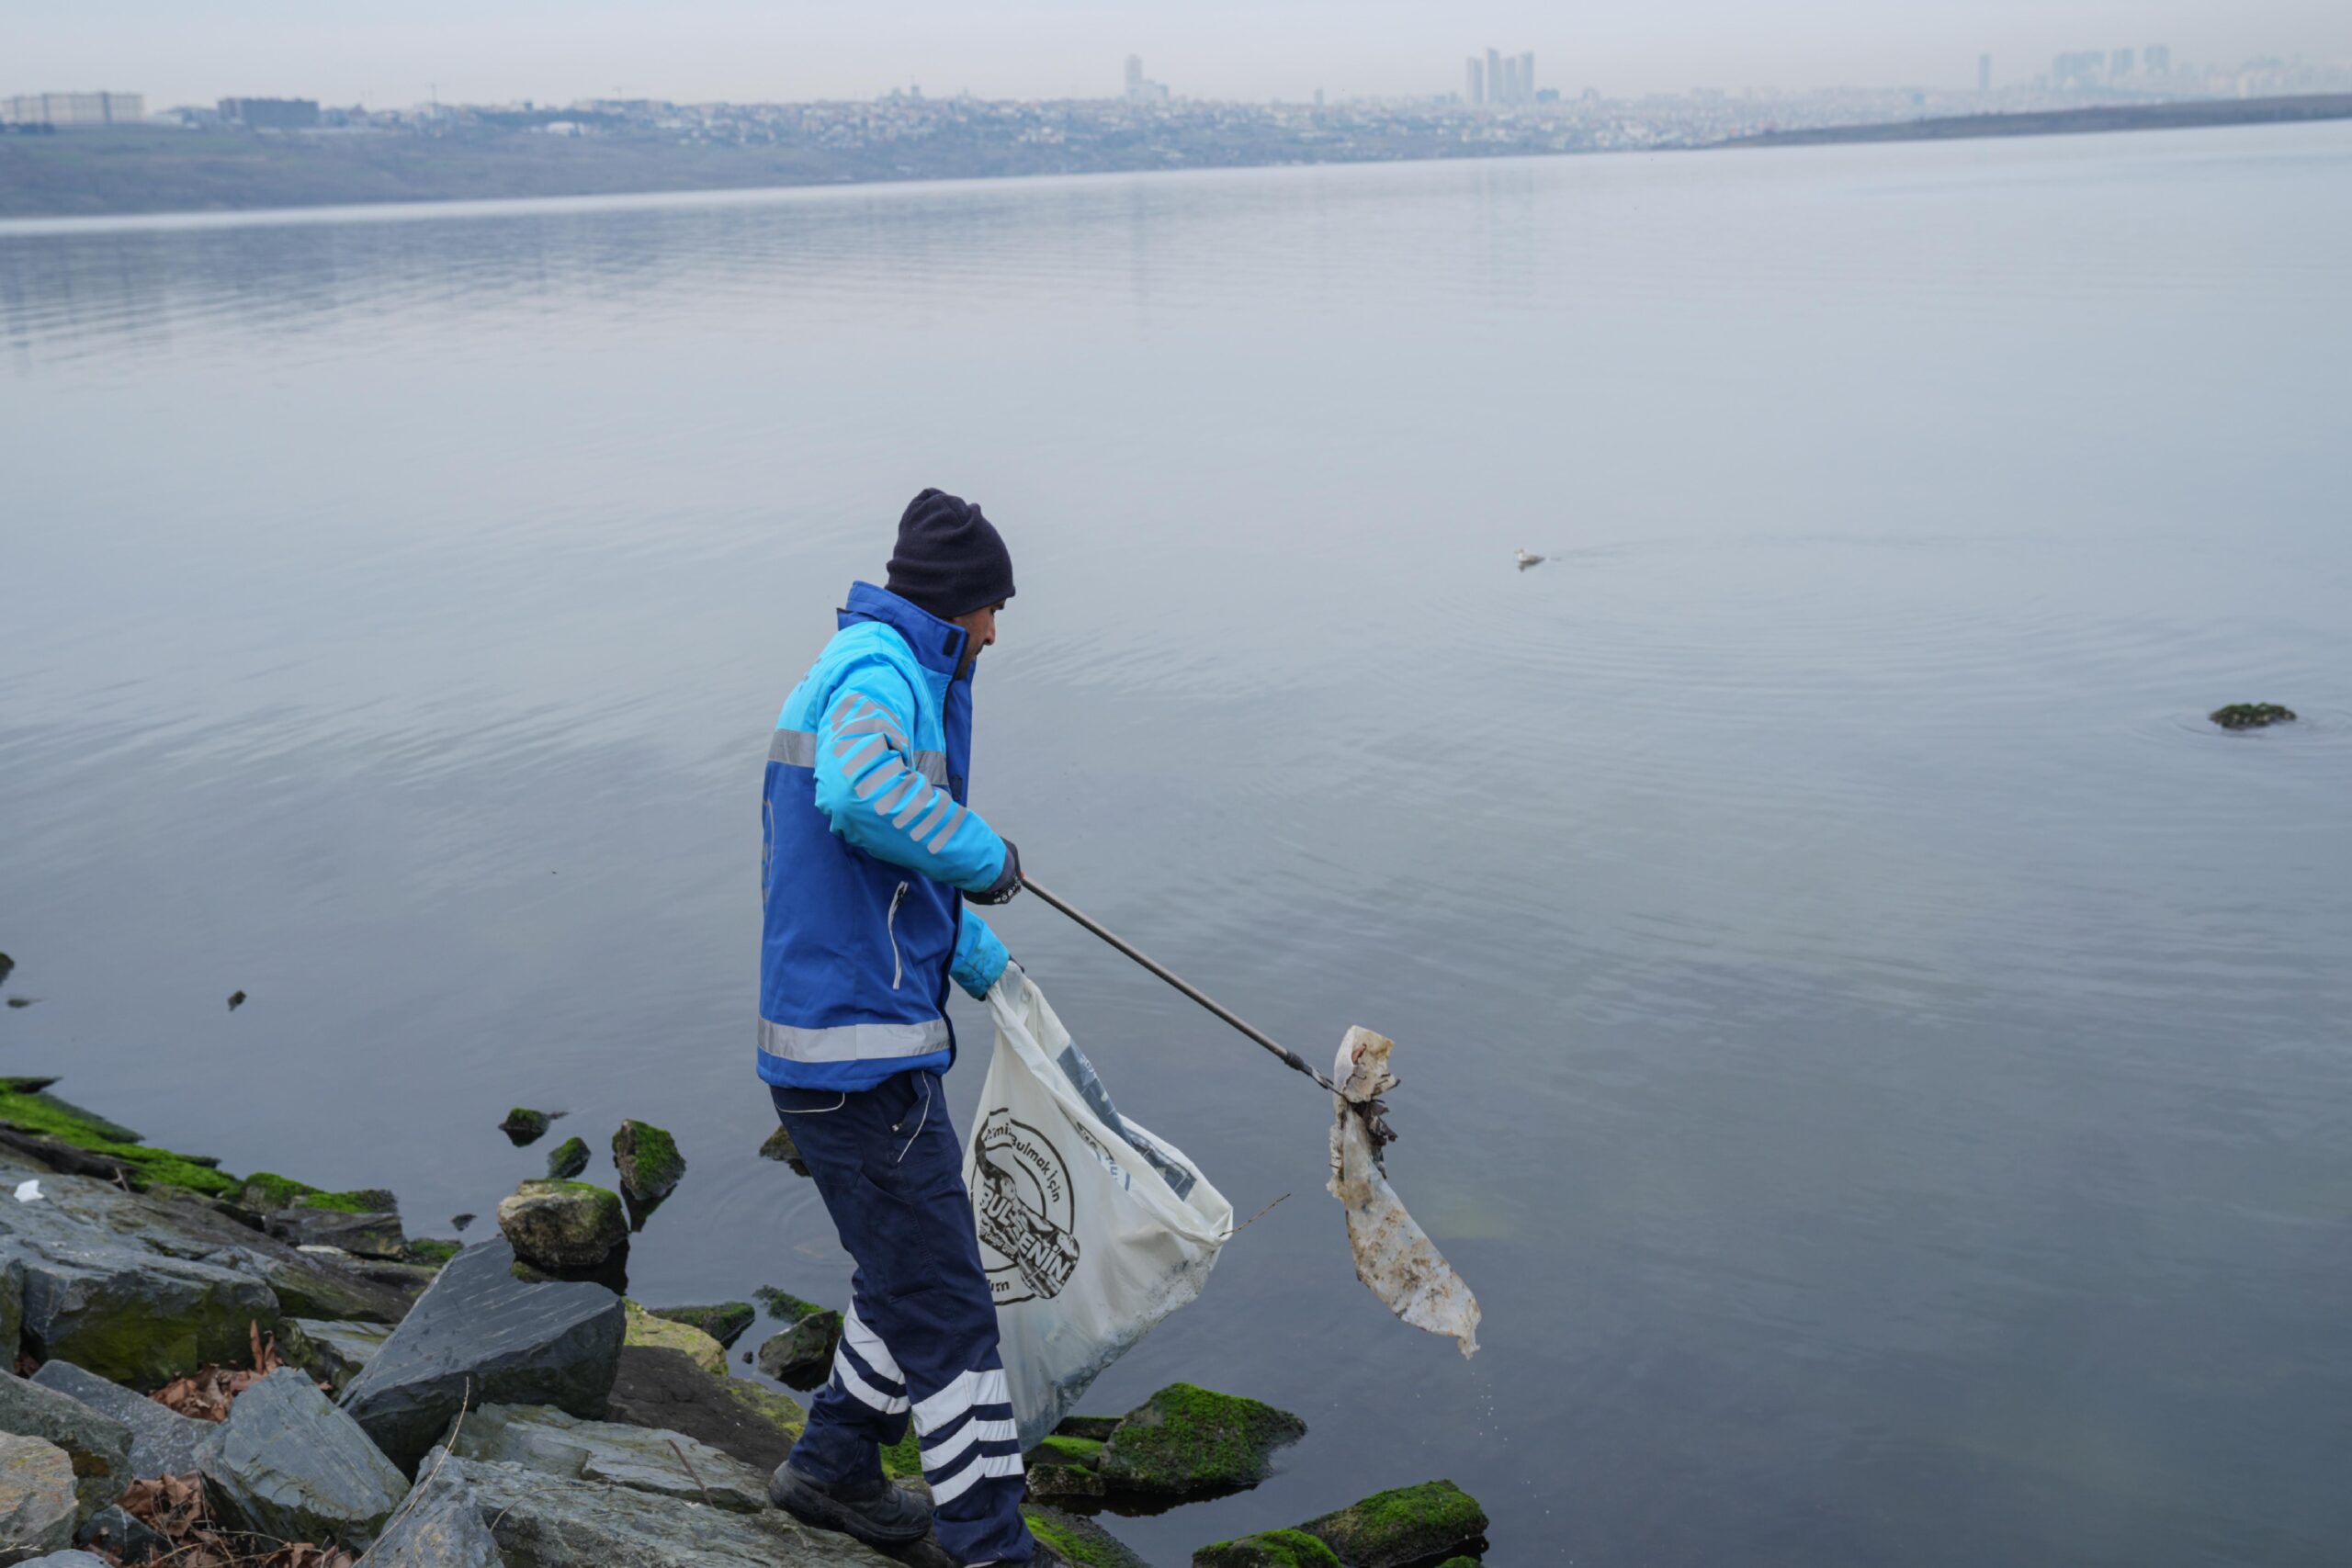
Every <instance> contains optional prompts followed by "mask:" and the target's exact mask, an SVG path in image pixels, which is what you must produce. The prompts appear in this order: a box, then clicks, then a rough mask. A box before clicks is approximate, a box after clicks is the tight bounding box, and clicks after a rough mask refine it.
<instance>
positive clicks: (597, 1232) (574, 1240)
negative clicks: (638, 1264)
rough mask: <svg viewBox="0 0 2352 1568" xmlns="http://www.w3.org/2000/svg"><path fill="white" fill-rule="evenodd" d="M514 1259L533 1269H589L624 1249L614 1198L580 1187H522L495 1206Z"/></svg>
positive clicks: (623, 1227)
mask: <svg viewBox="0 0 2352 1568" xmlns="http://www.w3.org/2000/svg"><path fill="white" fill-rule="evenodd" d="M498 1228H499V1231H500V1232H501V1233H502V1234H503V1235H504V1236H505V1237H506V1240H507V1242H508V1244H509V1245H510V1246H512V1247H514V1248H515V1257H516V1258H518V1259H519V1260H520V1261H522V1262H523V1263H526V1264H528V1265H530V1266H532V1267H534V1268H538V1269H594V1268H595V1267H596V1266H597V1265H599V1264H601V1263H603V1262H604V1261H605V1259H606V1258H610V1257H611V1256H612V1255H613V1254H614V1253H615V1252H616V1251H617V1250H618V1249H619V1248H621V1247H625V1246H627V1245H628V1219H627V1218H626V1217H625V1216H624V1215H623V1214H622V1213H621V1199H620V1194H619V1193H617V1192H614V1191H610V1190H607V1189H605V1188H602V1187H596V1186H592V1185H591V1184H589V1183H588V1182H585V1181H526V1182H524V1183H523V1184H522V1185H521V1186H520V1187H517V1188H516V1189H515V1192H514V1195H513V1196H512V1197H508V1198H503V1199H501V1200H500V1201H499V1204H498Z"/></svg>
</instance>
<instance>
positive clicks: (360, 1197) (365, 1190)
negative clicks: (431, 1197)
mask: <svg viewBox="0 0 2352 1568" xmlns="http://www.w3.org/2000/svg"><path fill="white" fill-rule="evenodd" d="M400 1206H401V1203H400V1200H399V1199H397V1198H395V1197H393V1196H392V1195H391V1194H390V1192H387V1191H385V1190H383V1189H382V1188H380V1187H362V1188H360V1189H358V1190H356V1191H351V1192H322V1191H320V1190H318V1189H316V1188H312V1189H311V1190H310V1191H308V1192H305V1193H303V1194H301V1195H300V1197H299V1198H298V1199H297V1200H296V1201H295V1202H294V1204H293V1207H295V1208H298V1209H325V1210H327V1211H329V1212H330V1213H337V1214H391V1213H399V1212H400Z"/></svg>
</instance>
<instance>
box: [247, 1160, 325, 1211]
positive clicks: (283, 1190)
mask: <svg viewBox="0 0 2352 1568" xmlns="http://www.w3.org/2000/svg"><path fill="white" fill-rule="evenodd" d="M317 1190H318V1189H317V1188H315V1187H313V1186H311V1184H310V1183H309V1182H307V1181H297V1180H295V1179H293V1178H292V1177H290V1176H280V1175H278V1174H277V1172H276V1171H274V1170H257V1171H255V1172H254V1173H253V1174H252V1175H251V1176H248V1177H246V1178H245V1179H244V1181H243V1184H242V1185H240V1186H239V1187H238V1189H237V1194H236V1198H237V1201H238V1202H240V1203H242V1204H243V1205H244V1206H245V1207H246V1208H248V1209H257V1210H259V1211H260V1212H261V1213H265V1214H274V1213H277V1212H278V1211H279V1210H280V1209H290V1208H292V1207H293V1206H294V1200H295V1199H297V1198H307V1197H309V1196H311V1194H312V1193H314V1192H316V1191H317Z"/></svg>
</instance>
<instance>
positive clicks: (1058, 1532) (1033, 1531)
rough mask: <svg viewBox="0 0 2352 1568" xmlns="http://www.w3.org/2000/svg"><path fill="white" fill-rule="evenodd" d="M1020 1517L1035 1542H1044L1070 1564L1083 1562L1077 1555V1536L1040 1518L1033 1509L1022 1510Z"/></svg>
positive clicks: (1046, 1519)
mask: <svg viewBox="0 0 2352 1568" xmlns="http://www.w3.org/2000/svg"><path fill="white" fill-rule="evenodd" d="M1021 1517H1022V1519H1023V1522H1024V1523H1026V1524H1027V1525H1028V1527H1029V1533H1030V1535H1032V1536H1033V1537H1035V1539H1036V1540H1041V1541H1043V1542H1045V1543H1046V1545H1047V1546H1050V1547H1052V1548H1053V1549H1054V1550H1055V1551H1057V1552H1058V1553H1060V1554H1061V1556H1062V1557H1063V1558H1064V1559H1065V1560H1067V1561H1069V1562H1084V1561H1085V1559H1084V1558H1082V1557H1080V1555H1079V1544H1078V1537H1077V1536H1075V1535H1073V1534H1071V1533H1070V1532H1069V1530H1067V1529H1063V1528H1062V1527H1061V1526H1060V1525H1058V1524H1057V1523H1055V1522H1054V1521H1053V1520H1051V1519H1048V1518H1046V1517H1042V1516H1041V1515H1039V1513H1038V1512H1037V1510H1035V1508H1023V1509H1022V1510H1021Z"/></svg>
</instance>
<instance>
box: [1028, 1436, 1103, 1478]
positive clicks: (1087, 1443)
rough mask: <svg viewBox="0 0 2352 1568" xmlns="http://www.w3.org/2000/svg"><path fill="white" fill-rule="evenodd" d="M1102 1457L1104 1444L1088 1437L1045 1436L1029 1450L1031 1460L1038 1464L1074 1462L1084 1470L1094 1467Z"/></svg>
mask: <svg viewBox="0 0 2352 1568" xmlns="http://www.w3.org/2000/svg"><path fill="white" fill-rule="evenodd" d="M1102 1457H1103V1445H1102V1444H1101V1443H1099V1442H1095V1441H1093V1440H1092V1439H1091V1438H1065V1437H1061V1436H1059V1435H1056V1436H1053V1437H1048V1438H1040V1439H1039V1440H1038V1443H1037V1446H1036V1447H1035V1448H1034V1449H1031V1450H1029V1458H1030V1461H1031V1462H1033V1463H1038V1464H1074V1465H1077V1466H1079V1467H1080V1469H1082V1470H1091V1469H1093V1468H1094V1461H1096V1460H1098V1459H1100V1458H1102Z"/></svg>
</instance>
